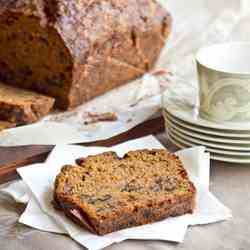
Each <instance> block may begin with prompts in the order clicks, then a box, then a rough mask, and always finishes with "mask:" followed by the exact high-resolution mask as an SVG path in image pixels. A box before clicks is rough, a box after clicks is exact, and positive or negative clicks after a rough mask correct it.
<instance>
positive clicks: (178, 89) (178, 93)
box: [162, 82, 250, 134]
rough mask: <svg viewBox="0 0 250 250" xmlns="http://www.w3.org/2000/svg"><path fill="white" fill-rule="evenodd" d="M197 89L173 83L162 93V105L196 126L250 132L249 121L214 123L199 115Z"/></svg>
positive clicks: (171, 112) (177, 116)
mask: <svg viewBox="0 0 250 250" xmlns="http://www.w3.org/2000/svg"><path fill="white" fill-rule="evenodd" d="M197 97H198V93H197V89H195V88H193V87H192V86H188V85H187V84H180V83H178V82H177V83H175V84H173V85H170V86H169V88H167V90H166V91H165V92H164V93H163V96H162V105H163V107H164V108H165V109H166V110H167V112H168V113H170V114H171V115H172V116H174V117H175V118H178V119H180V120H182V121H185V122H187V123H190V124H194V125H196V126H200V127H203V128H210V129H221V130H226V131H228V132H229V131H232V132H233V130H234V131H237V132H240V131H241V132H248V133H249V134H250V121H249V122H244V121H242V122H238V123H235V122H224V123H216V122H212V121H208V120H206V119H203V118H202V117H200V116H199V112H198V108H197V106H196V103H197V101H196V100H197Z"/></svg>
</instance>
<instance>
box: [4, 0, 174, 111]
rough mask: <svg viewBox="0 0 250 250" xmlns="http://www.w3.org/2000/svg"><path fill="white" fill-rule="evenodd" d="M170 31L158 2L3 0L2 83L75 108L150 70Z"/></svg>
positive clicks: (165, 13) (152, 0) (166, 15)
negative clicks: (32, 91) (36, 92)
mask: <svg viewBox="0 0 250 250" xmlns="http://www.w3.org/2000/svg"><path fill="white" fill-rule="evenodd" d="M170 28H171V17H170V15H169V13H168V12H167V11H166V10H165V9H164V8H163V7H161V6H160V5H159V4H158V3H157V2H156V1H155V0H92V1H89V0H78V1H76V0H67V1H65V0H50V1H48V0H0V80H2V81H4V82H7V83H9V84H15V85H16V86H19V87H25V88H30V89H33V90H36V91H39V92H41V93H43V94H46V95H49V96H52V97H55V98H56V104H57V106H58V107H60V108H64V109H67V108H70V107H74V106H76V105H79V104H81V103H83V102H86V101H88V100H90V99H91V98H93V97H95V96H98V95H100V94H103V93H104V92H106V91H108V90H110V89H112V88H114V87H117V86H119V85H122V84H124V83H126V82H128V81H130V80H133V79H135V78H137V77H139V76H141V75H142V74H143V73H144V72H145V71H147V70H149V69H151V68H152V67H153V65H154V63H155V62H156V60H157V58H158V56H159V54H160V51H161V49H162V47H163V46H164V43H165V41H166V38H167V37H168V34H169V32H170Z"/></svg>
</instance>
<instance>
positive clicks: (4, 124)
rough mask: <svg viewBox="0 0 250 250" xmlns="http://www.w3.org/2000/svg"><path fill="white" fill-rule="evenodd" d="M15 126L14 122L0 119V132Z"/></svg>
mask: <svg viewBox="0 0 250 250" xmlns="http://www.w3.org/2000/svg"><path fill="white" fill-rule="evenodd" d="M15 126H16V124H15V123H10V122H5V121H0V132H1V131H2V130H5V129H8V128H14V127H15Z"/></svg>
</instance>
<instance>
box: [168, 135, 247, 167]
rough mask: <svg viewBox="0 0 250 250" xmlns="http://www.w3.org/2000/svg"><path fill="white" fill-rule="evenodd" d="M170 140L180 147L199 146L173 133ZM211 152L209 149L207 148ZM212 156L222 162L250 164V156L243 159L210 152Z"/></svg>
mask: <svg viewBox="0 0 250 250" xmlns="http://www.w3.org/2000/svg"><path fill="white" fill-rule="evenodd" d="M169 140H170V141H171V142H172V143H173V144H174V145H176V146H177V147H179V148H187V147H192V146H197V145H195V144H193V145H188V144H187V143H186V142H185V141H182V140H181V139H179V138H178V137H176V136H174V135H173V134H171V133H169ZM207 151H208V152H209V150H207ZM210 158H211V159H212V160H217V161H222V162H228V163H238V164H250V158H249V159H244V158H243V159H242V158H241V157H235V156H233V155H232V156H225V155H223V154H217V153H216V154H215V153H212V152H210Z"/></svg>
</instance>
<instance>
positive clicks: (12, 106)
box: [0, 83, 54, 125]
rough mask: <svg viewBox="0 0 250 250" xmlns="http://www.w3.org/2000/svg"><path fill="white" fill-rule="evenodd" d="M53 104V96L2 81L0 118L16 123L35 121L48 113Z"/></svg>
mask: <svg viewBox="0 0 250 250" xmlns="http://www.w3.org/2000/svg"><path fill="white" fill-rule="evenodd" d="M53 104H54V99H53V98H51V97H48V96H44V95H41V94H37V93H35V92H32V91H28V90H23V89H20V88H15V87H12V86H8V85H6V84H2V83H0V120H3V121H7V122H10V123H15V124H16V125H24V124H29V123H33V122H36V121H38V120H39V119H40V118H42V117H44V116H45V115H47V114H48V113H49V111H50V110H51V109H52V107H53ZM5 124H6V123H5Z"/></svg>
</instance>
